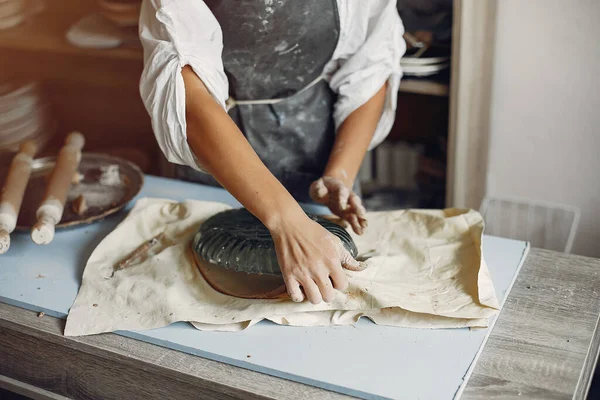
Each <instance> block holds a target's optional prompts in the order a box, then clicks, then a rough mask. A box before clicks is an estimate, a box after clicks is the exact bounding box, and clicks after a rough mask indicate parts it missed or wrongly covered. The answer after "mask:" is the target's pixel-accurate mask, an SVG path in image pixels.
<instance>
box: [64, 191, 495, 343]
mask: <svg viewBox="0 0 600 400" xmlns="http://www.w3.org/2000/svg"><path fill="white" fill-rule="evenodd" d="M229 208H230V207H229V206H227V205H225V204H221V203H215V202H205V201H196V200H188V201H184V202H181V203H178V202H174V201H172V200H165V199H153V198H144V199H140V200H139V201H138V202H137V203H136V205H135V206H134V208H133V210H132V211H131V212H130V214H129V215H128V216H127V218H126V219H125V220H124V221H123V222H122V223H121V224H119V226H117V227H116V228H115V230H114V231H113V232H111V233H110V234H109V235H108V236H107V237H106V238H104V240H103V241H102V242H101V243H100V244H99V245H98V246H97V247H96V249H95V250H94V252H93V253H92V255H91V256H90V258H89V260H88V262H87V265H86V267H85V271H84V274H83V280H82V286H81V288H80V291H79V293H78V295H77V298H76V300H75V303H74V304H73V306H72V308H71V310H70V312H69V316H68V318H67V325H66V328H65V335H66V336H79V335H88V334H96V333H102V332H111V331H115V330H144V329H153V328H159V327H162V326H166V325H168V324H171V323H173V322H177V321H188V322H191V323H192V324H193V325H194V326H195V327H196V328H198V329H201V330H220V331H239V330H243V329H247V328H249V327H251V326H252V325H254V324H256V323H258V322H259V321H261V320H264V319H266V320H270V321H273V322H275V323H277V324H282V325H296V326H316V325H349V324H354V323H355V322H356V321H358V319H360V318H361V317H365V318H368V319H370V320H372V321H373V322H375V323H376V324H381V325H392V326H402V327H417V328H462V327H486V326H487V319H488V318H489V317H491V316H492V315H494V314H496V313H497V312H498V308H499V305H498V301H497V299H496V294H495V292H494V288H493V284H492V281H491V278H490V274H489V271H488V269H487V266H486V264H485V262H484V260H483V258H482V255H481V236H482V234H483V220H482V218H481V215H480V214H479V213H477V212H476V211H472V210H458V209H446V210H402V211H392V212H374V213H368V215H367V217H368V219H369V228H368V229H367V231H366V232H365V234H364V235H362V236H357V235H354V234H353V233H351V234H352V236H353V239H354V240H355V242H356V245H357V247H358V249H359V258H361V259H365V260H366V261H365V262H366V263H367V264H368V268H367V269H366V270H364V271H360V272H352V271H347V272H346V273H347V274H348V277H349V288H348V290H347V291H346V293H342V292H337V293H336V297H335V299H334V300H333V301H332V302H331V303H329V304H326V303H322V304H318V305H313V304H310V303H308V302H302V303H294V302H292V301H290V300H287V299H276V300H250V299H241V298H235V297H231V296H227V295H224V294H221V293H219V292H217V291H215V290H214V289H213V288H212V287H211V286H210V285H209V284H208V283H207V282H206V281H205V280H204V278H203V277H202V274H201V273H200V272H199V271H198V269H197V267H196V265H195V263H194V260H193V257H192V253H191V248H190V242H191V240H192V237H193V235H194V234H195V232H196V230H197V229H198V227H199V226H200V224H201V223H202V222H203V221H204V220H206V219H207V218H209V217H210V216H212V215H214V214H216V213H218V212H220V211H224V210H226V209H229ZM163 232H164V237H165V238H166V240H165V241H164V243H163V245H162V247H161V248H160V249H159V250H158V251H157V252H156V254H153V255H150V256H149V257H147V258H146V259H142V260H141V261H140V262H139V263H138V264H134V265H131V266H129V267H127V268H126V269H123V270H120V271H116V272H114V273H113V266H114V265H115V264H116V263H117V262H119V261H120V260H121V259H123V257H125V256H126V255H127V254H130V253H131V252H132V251H133V250H135V249H136V248H137V247H138V246H139V245H140V244H142V243H144V242H145V241H147V240H150V239H151V238H153V237H155V236H157V235H158V234H160V233H163Z"/></svg>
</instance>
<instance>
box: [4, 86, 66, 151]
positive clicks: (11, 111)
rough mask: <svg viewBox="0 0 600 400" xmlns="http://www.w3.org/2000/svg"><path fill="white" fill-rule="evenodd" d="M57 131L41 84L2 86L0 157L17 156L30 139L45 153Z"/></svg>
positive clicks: (56, 125) (56, 124)
mask: <svg viewBox="0 0 600 400" xmlns="http://www.w3.org/2000/svg"><path fill="white" fill-rule="evenodd" d="M57 128H58V122H57V120H56V119H55V118H54V116H53V114H52V112H51V109H50V104H49V102H48V101H47V100H46V98H45V97H44V95H43V92H42V90H41V87H40V85H39V84H38V83H26V84H14V83H3V84H2V83H0V155H2V156H5V155H6V154H12V153H14V152H16V151H17V150H18V149H19V145H20V144H21V143H22V142H24V141H25V140H30V139H31V140H35V141H36V142H37V144H38V149H39V150H43V148H44V147H45V146H46V144H48V142H49V141H50V140H51V139H52V137H53V136H54V134H55V133H56V130H57Z"/></svg>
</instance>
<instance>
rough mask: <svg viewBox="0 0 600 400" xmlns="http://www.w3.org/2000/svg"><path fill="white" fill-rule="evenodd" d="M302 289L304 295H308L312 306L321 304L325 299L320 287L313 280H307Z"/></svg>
mask: <svg viewBox="0 0 600 400" xmlns="http://www.w3.org/2000/svg"><path fill="white" fill-rule="evenodd" d="M302 288H303V289H304V293H306V298H307V299H308V301H310V302H311V303H312V304H319V303H320V302H321V300H322V299H323V298H322V297H321V292H320V291H319V287H318V286H317V284H316V283H315V281H313V280H312V279H311V278H307V279H305V280H304V281H303V282H302Z"/></svg>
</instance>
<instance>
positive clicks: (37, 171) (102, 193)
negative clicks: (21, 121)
mask: <svg viewBox="0 0 600 400" xmlns="http://www.w3.org/2000/svg"><path fill="white" fill-rule="evenodd" d="M55 162H56V157H44V158H38V159H35V160H33V164H32V172H31V178H30V179H29V183H28V184H27V189H26V190H25V196H24V198H23V204H22V206H21V211H20V212H19V218H18V220H17V228H16V230H19V231H26V230H30V229H31V227H32V226H33V225H34V224H35V222H36V220H37V218H36V212H37V208H38V207H39V205H40V203H41V201H42V199H43V197H44V194H45V191H46V186H47V184H48V178H49V176H50V174H51V172H52V169H53V168H54V164H55ZM109 167H112V168H113V169H116V168H118V173H119V178H120V179H119V181H118V182H107V181H106V180H103V179H102V177H103V175H104V171H106V169H107V168H109ZM77 170H78V172H79V174H81V175H83V177H82V179H81V181H80V182H79V183H73V184H72V185H71V187H70V189H69V194H68V196H67V202H66V204H65V208H64V212H63V216H62V219H61V220H60V223H59V224H58V225H56V228H57V229H59V228H67V227H72V226H76V225H81V224H89V223H92V222H94V221H98V220H100V219H103V218H106V217H107V216H109V215H111V214H114V213H116V212H117V211H119V210H121V209H122V208H123V207H125V206H126V205H127V203H129V202H130V201H131V200H132V199H133V198H134V197H135V196H137V194H138V193H139V192H140V190H141V189H142V186H143V184H144V174H143V172H142V171H141V170H140V168H138V167H137V166H136V165H135V164H133V163H130V162H129V161H126V160H123V159H121V158H118V157H113V156H109V155H105V154H96V153H83V154H82V156H81V162H80V163H79V167H78V169H77ZM104 176H106V175H104ZM80 195H83V197H84V198H85V201H86V204H87V207H88V208H87V210H86V211H85V212H84V213H83V214H82V215H78V214H77V213H75V211H73V209H72V202H73V201H74V200H75V199H76V198H77V197H79V196H80Z"/></svg>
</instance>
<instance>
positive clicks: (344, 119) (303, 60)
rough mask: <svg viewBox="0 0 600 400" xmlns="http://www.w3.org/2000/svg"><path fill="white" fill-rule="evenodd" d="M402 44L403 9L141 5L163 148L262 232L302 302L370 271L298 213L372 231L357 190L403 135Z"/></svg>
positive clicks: (241, 2)
mask: <svg viewBox="0 0 600 400" xmlns="http://www.w3.org/2000/svg"><path fill="white" fill-rule="evenodd" d="M402 34H403V27H402V24H401V21H400V18H399V16H398V13H397V10H396V1H395V0H302V1H300V0H205V1H202V0H144V3H143V7H142V13H141V17H140V37H141V39H142V43H143V46H144V64H145V65H144V72H143V74H142V78H141V82H140V92H141V95H142V99H143V101H144V104H145V106H146V108H147V110H148V113H149V114H150V117H151V119H152V125H153V130H154V133H155V135H156V138H157V140H158V143H159V145H160V148H161V149H162V151H163V152H164V154H165V155H166V157H167V159H168V160H169V161H170V162H172V163H175V164H177V165H178V166H179V167H178V170H179V176H180V177H182V178H184V179H188V180H193V181H195V182H199V183H204V184H212V185H221V186H222V187H224V188H225V189H227V190H228V191H229V192H230V193H231V194H232V195H233V196H235V197H236V199H238V201H239V202H240V203H242V204H243V205H244V206H245V207H246V208H247V209H248V210H249V211H250V212H252V213H253V214H254V215H255V216H256V217H257V218H258V219H260V220H261V221H262V222H263V223H264V225H265V226H266V227H267V228H268V229H269V231H270V232H271V235H272V236H273V239H274V242H275V248H276V251H277V256H278V261H279V264H280V267H281V271H282V274H283V277H284V280H285V283H286V287H287V291H288V293H289V295H290V297H291V299H292V300H294V301H303V300H304V298H305V297H306V298H307V299H308V300H309V301H310V302H311V303H314V304H316V303H319V302H321V301H322V300H324V301H326V302H330V301H332V300H333V298H334V296H335V290H334V289H339V290H345V289H346V287H347V277H346V275H345V273H344V272H343V268H347V269H350V270H358V269H359V268H360V267H359V264H358V263H357V262H356V261H355V260H354V259H353V258H352V257H351V256H350V255H349V254H348V252H347V251H345V250H344V248H343V247H342V246H341V244H340V243H339V241H337V240H336V238H335V237H334V236H333V235H332V234H330V233H329V232H328V231H326V230H325V229H323V228H322V227H321V226H320V225H319V224H317V223H315V222H313V221H312V220H310V219H309V218H308V217H307V216H306V214H305V213H304V212H303V210H302V209H301V208H300V206H299V204H298V202H305V201H310V200H311V199H312V200H314V201H316V202H318V203H321V204H324V205H326V206H328V207H329V208H330V209H331V211H332V212H333V213H335V214H336V215H338V216H339V217H341V218H343V219H345V220H346V221H348V222H349V223H350V224H351V226H352V228H353V230H354V231H355V232H356V233H358V234H361V233H362V231H363V229H364V228H365V227H366V220H365V219H364V213H365V210H364V208H363V206H362V204H361V201H360V197H359V195H358V193H357V185H355V184H354V181H355V178H356V175H357V172H358V169H359V167H360V164H361V162H362V159H363V157H364V155H365V153H366V151H368V150H369V149H371V148H373V147H375V146H376V145H377V144H379V143H380V142H381V141H382V140H383V139H384V138H385V136H386V135H387V134H388V133H389V130H390V128H391V126H392V124H393V119H394V115H395V107H396V99H397V91H398V86H399V82H400V78H401V71H400V69H399V65H400V57H401V56H402V54H403V53H404V50H405V45H404V41H403V39H402Z"/></svg>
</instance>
